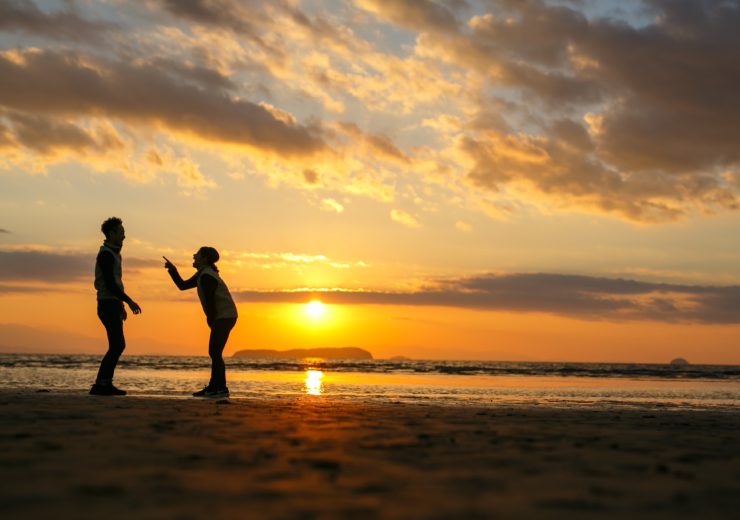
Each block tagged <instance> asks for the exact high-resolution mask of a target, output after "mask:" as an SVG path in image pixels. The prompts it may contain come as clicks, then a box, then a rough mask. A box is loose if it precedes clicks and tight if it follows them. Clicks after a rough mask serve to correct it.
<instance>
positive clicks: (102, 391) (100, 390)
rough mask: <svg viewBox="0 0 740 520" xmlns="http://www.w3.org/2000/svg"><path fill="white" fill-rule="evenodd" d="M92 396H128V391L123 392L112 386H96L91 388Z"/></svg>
mask: <svg viewBox="0 0 740 520" xmlns="http://www.w3.org/2000/svg"><path fill="white" fill-rule="evenodd" d="M90 395H126V390H121V389H120V388H116V387H115V386H113V385H112V384H111V385H99V384H97V383H96V384H94V385H92V388H90Z"/></svg>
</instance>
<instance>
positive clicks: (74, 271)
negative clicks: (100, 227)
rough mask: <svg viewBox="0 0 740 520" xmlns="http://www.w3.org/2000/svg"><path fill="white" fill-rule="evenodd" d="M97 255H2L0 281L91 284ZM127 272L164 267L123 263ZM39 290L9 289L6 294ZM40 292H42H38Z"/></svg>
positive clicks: (130, 260) (131, 260) (148, 262)
mask: <svg viewBox="0 0 740 520" xmlns="http://www.w3.org/2000/svg"><path fill="white" fill-rule="evenodd" d="M95 254H96V252H91V253H90V254H82V253H53V252H47V251H0V280H4V281H7V282H46V283H66V282H75V281H79V280H83V279H89V280H90V282H91V283H92V279H93V277H94V268H95ZM123 265H124V269H125V270H130V269H145V268H153V267H161V266H162V262H160V261H158V260H149V259H141V258H126V257H124V259H123ZM13 290H16V291H17V290H37V289H27V288H19V287H18V286H12V285H6V286H5V292H11V291H13ZM38 290H41V289H38Z"/></svg>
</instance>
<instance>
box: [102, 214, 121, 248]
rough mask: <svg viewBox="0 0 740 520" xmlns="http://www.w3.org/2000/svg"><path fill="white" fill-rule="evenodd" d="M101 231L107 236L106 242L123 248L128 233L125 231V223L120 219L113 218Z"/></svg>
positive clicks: (105, 223)
mask: <svg viewBox="0 0 740 520" xmlns="http://www.w3.org/2000/svg"><path fill="white" fill-rule="evenodd" d="M100 230H101V231H102V232H103V234H104V235H105V241H106V242H108V243H109V244H111V245H114V246H118V247H121V246H122V245H123V240H124V239H125V238H126V233H125V231H124V229H123V222H122V221H121V219H120V218H118V217H111V218H109V219H108V220H106V221H105V222H103V225H102V226H100Z"/></svg>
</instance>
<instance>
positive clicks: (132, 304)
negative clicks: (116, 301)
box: [128, 300, 141, 314]
mask: <svg viewBox="0 0 740 520" xmlns="http://www.w3.org/2000/svg"><path fill="white" fill-rule="evenodd" d="M128 306H129V307H130V308H131V312H133V313H134V314H141V307H139V304H138V303H136V302H135V301H134V300H131V301H130V302H128Z"/></svg>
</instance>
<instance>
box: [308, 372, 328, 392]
mask: <svg viewBox="0 0 740 520" xmlns="http://www.w3.org/2000/svg"><path fill="white" fill-rule="evenodd" d="M323 377H324V373H323V372H322V371H321V370H306V380H305V381H304V382H305V385H306V393H307V394H309V395H321V390H322V389H323V388H322V384H321V380H322V379H323Z"/></svg>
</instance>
